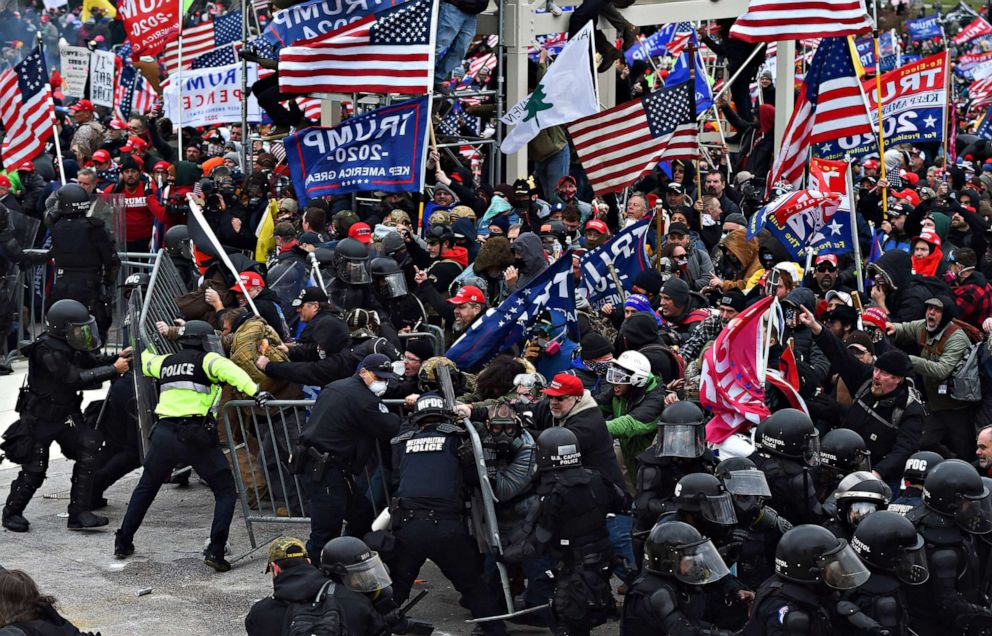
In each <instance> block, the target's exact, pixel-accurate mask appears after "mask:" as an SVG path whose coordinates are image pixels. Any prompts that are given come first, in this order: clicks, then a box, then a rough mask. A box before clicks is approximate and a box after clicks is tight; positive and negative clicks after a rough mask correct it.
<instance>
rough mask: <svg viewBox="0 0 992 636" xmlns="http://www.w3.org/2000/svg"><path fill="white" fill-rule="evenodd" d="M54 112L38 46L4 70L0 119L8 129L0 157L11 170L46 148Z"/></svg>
mask: <svg viewBox="0 0 992 636" xmlns="http://www.w3.org/2000/svg"><path fill="white" fill-rule="evenodd" d="M54 115H55V105H54V103H53V102H52V90H51V86H50V85H49V83H48V73H47V69H46V68H45V60H44V58H43V57H42V55H41V48H40V47H36V48H35V49H34V51H32V52H31V53H30V54H29V55H28V56H27V57H26V58H25V59H24V61H22V62H20V63H19V64H17V65H15V66H14V67H13V68H9V69H7V70H6V71H4V72H3V73H0V123H2V124H3V127H4V130H6V131H7V132H6V135H5V136H4V138H3V146H2V147H0V160H2V163H3V166H4V167H5V168H6V169H7V170H16V169H17V166H19V165H20V164H22V163H23V162H25V161H30V160H31V159H34V158H35V157H37V156H38V155H39V154H41V153H42V152H43V151H44V150H45V142H47V141H48V140H49V139H51V137H52V118H53V117H54Z"/></svg>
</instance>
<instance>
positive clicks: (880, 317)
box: [861, 307, 889, 331]
mask: <svg viewBox="0 0 992 636" xmlns="http://www.w3.org/2000/svg"><path fill="white" fill-rule="evenodd" d="M888 320H889V314H888V312H886V311H885V310H884V309H882V308H881V307H865V309H864V311H862V312H861V321H862V322H864V323H867V324H869V325H873V326H875V327H878V328H879V329H881V330H882V331H885V323H886V322H887V321H888Z"/></svg>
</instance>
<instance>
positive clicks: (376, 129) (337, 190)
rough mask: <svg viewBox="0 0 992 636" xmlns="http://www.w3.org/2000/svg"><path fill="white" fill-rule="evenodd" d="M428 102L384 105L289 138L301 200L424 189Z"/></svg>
mask: <svg viewBox="0 0 992 636" xmlns="http://www.w3.org/2000/svg"><path fill="white" fill-rule="evenodd" d="M428 100H429V96H424V97H419V98H417V99H411V100H409V101H405V102H399V103H397V104H391V105H389V106H383V107H382V108H377V109H375V110H373V111H371V112H369V113H365V114H364V115H359V116H357V117H352V118H350V119H346V120H345V121H343V122H341V123H340V124H338V125H337V126H334V127H333V128H321V127H313V128H304V129H303V130H301V131H300V132H298V133H295V134H293V135H290V136H288V137H286V139H285V141H284V145H285V147H286V162H287V164H288V165H289V175H290V177H291V178H292V180H293V187H294V189H295V190H296V194H297V195H299V197H300V203H301V204H302V205H306V202H307V201H309V200H310V199H313V198H316V197H321V196H325V195H332V194H346V193H348V192H362V191H366V190H382V191H384V192H417V191H420V190H422V189H423V187H424V164H425V162H426V155H427V137H428V127H427V118H428V115H429V113H428V111H429V110H430V102H429V101H428Z"/></svg>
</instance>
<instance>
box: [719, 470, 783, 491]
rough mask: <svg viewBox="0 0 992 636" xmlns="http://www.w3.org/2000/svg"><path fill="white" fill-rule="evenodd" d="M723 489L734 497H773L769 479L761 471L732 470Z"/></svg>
mask: <svg viewBox="0 0 992 636" xmlns="http://www.w3.org/2000/svg"><path fill="white" fill-rule="evenodd" d="M723 487H724V488H726V489H727V492H729V493H730V494H732V495H745V496H755V497H771V496H772V491H771V489H770V488H769V487H768V479H766V478H765V473H763V472H761V471H760V470H732V471H730V472H729V473H727V476H726V477H724V478H723Z"/></svg>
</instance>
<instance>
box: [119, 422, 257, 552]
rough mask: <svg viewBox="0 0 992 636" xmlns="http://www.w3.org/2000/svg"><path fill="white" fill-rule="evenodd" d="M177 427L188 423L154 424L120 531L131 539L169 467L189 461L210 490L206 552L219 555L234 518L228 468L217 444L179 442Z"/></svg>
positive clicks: (183, 464) (235, 494)
mask: <svg viewBox="0 0 992 636" xmlns="http://www.w3.org/2000/svg"><path fill="white" fill-rule="evenodd" d="M179 426H192V425H191V424H183V425H176V424H171V423H168V422H159V424H158V426H156V427H155V432H154V433H152V439H151V448H150V449H149V451H148V456H147V457H145V468H144V471H143V472H142V473H141V479H140V480H139V481H138V485H137V487H135V489H134V492H133V493H132V494H131V501H130V502H129V503H128V505H127V512H126V513H125V514H124V520H123V521H122V522H121V530H120V532H121V535H122V536H124V537H126V538H128V539H131V538H133V537H134V533H135V532H137V531H138V528H139V527H140V526H141V522H142V521H143V520H144V518H145V514H146V513H147V512H148V509H149V508H150V507H151V505H152V502H153V501H154V500H155V495H157V494H158V491H159V488H161V487H162V484H164V483H165V481H166V480H167V479H168V478H169V476H170V475H171V474H172V469H173V467H175V466H185V465H186V464H189V465H190V466H192V467H193V470H195V471H196V474H197V475H199V476H200V479H202V480H204V481H205V482H207V485H208V486H210V490H211V491H213V494H214V520H213V523H212V524H211V526H210V545H209V546H208V547H207V551H208V552H209V553H210V554H212V555H216V556H222V555H223V554H224V547H225V546H226V545H227V536H228V534H229V533H230V530H231V520H232V519H233V518H234V504H235V503H236V502H237V499H238V494H237V491H236V490H235V488H234V477H232V476H231V467H230V466H229V465H228V463H227V460H226V459H225V458H224V453H223V452H222V451H221V449H220V445H219V444H214V445H212V446H210V447H208V448H204V447H202V446H197V445H195V444H193V443H192V442H183V441H182V440H180V439H179V434H178V427H179Z"/></svg>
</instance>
